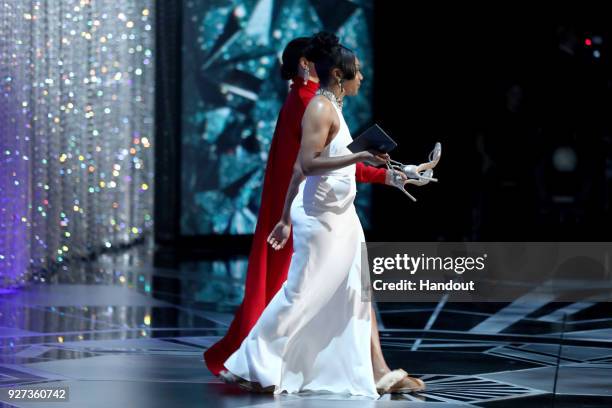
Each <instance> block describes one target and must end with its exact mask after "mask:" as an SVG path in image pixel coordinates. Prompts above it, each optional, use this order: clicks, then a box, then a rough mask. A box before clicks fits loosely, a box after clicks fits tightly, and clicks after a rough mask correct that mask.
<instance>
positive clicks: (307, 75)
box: [304, 65, 310, 85]
mask: <svg viewBox="0 0 612 408" xmlns="http://www.w3.org/2000/svg"><path fill="white" fill-rule="evenodd" d="M309 77H310V68H309V67H308V65H307V66H306V68H305V69H304V85H306V84H307V83H308V78H309Z"/></svg>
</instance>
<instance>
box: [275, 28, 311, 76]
mask: <svg viewBox="0 0 612 408" xmlns="http://www.w3.org/2000/svg"><path fill="white" fill-rule="evenodd" d="M309 44H310V38H308V37H299V38H296V39H294V40H291V41H289V44H287V46H286V47H285V49H284V50H283V56H282V57H281V58H282V61H283V62H282V65H281V70H280V71H281V72H280V74H281V78H283V79H284V80H286V81H288V80H290V79H293V78H295V77H296V76H297V74H298V65H299V63H300V58H302V57H303V56H304V51H305V50H306V48H307V47H308V45H309Z"/></svg>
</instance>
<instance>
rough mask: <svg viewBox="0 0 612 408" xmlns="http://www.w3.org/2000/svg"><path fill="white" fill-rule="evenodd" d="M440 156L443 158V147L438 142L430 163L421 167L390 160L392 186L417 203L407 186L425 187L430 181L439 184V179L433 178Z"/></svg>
mask: <svg viewBox="0 0 612 408" xmlns="http://www.w3.org/2000/svg"><path fill="white" fill-rule="evenodd" d="M440 156H442V145H441V144H440V143H439V142H438V143H436V145H435V146H434V149H433V150H432V151H431V153H429V161H428V162H425V163H421V164H419V165H414V164H403V163H401V162H398V161H395V160H392V159H391V158H390V159H389V160H388V161H387V169H388V170H389V171H390V172H392V177H391V184H392V185H393V186H394V187H397V188H398V189H400V190H401V191H402V192H403V193H404V194H406V195H407V196H408V197H409V198H410V199H411V200H412V201H416V198H414V197H413V196H412V195H411V194H410V193H409V192H407V191H406V189H405V186H406V184H413V185H415V186H424V185H425V184H428V183H429V182H430V181H433V182H437V181H438V179H436V178H434V177H433V169H434V167H436V165H437V164H438V162H439V161H440ZM401 174H404V175H405V176H406V177H407V178H406V179H405V178H404V177H402V175H401Z"/></svg>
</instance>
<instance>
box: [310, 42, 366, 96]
mask: <svg viewBox="0 0 612 408" xmlns="http://www.w3.org/2000/svg"><path fill="white" fill-rule="evenodd" d="M304 56H305V57H306V59H307V60H309V61H312V62H314V64H315V68H316V70H317V75H318V77H319V81H320V83H321V85H322V86H329V84H330V80H331V79H332V78H331V71H332V70H333V69H334V68H338V69H340V71H342V78H341V79H349V80H351V79H354V78H355V75H357V66H356V63H355V53H354V52H353V51H352V50H350V49H349V48H346V47H345V46H344V45H342V44H340V41H339V40H338V37H336V36H335V35H334V34H332V33H328V32H324V31H323V32H320V33H317V34H315V35H314V36H313V37H312V39H311V41H310V44H309V45H308V46H307V47H306V50H305V51H304Z"/></svg>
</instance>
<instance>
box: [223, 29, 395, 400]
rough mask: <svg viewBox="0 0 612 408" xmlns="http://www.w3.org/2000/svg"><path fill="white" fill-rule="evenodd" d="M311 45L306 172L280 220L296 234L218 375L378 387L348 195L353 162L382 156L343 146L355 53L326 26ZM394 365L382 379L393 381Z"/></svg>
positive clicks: (357, 76) (355, 75) (349, 388)
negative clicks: (315, 87)
mask: <svg viewBox="0 0 612 408" xmlns="http://www.w3.org/2000/svg"><path fill="white" fill-rule="evenodd" d="M315 46H317V47H319V48H318V52H319V54H320V55H319V57H318V58H316V59H314V61H315V64H316V69H317V73H318V75H319V79H320V82H321V89H320V90H319V95H317V96H316V97H315V98H313V99H312V101H311V102H310V103H309V105H308V107H307V109H306V112H305V114H304V118H303V122H302V129H303V131H302V142H301V147H300V152H299V155H298V159H297V161H296V166H299V168H300V169H301V171H302V172H303V174H304V175H305V176H306V177H305V179H304V180H303V181H302V182H301V183H299V187H298V188H297V191H293V192H292V187H291V186H290V190H289V192H288V197H287V203H286V206H288V205H289V204H290V205H291V207H290V212H289V211H285V214H287V213H290V217H291V219H290V222H289V220H287V224H288V225H292V227H293V240H294V241H293V245H294V253H293V256H292V259H291V266H290V268H289V273H288V277H287V281H286V282H285V283H284V284H283V286H282V288H281V289H280V290H279V292H278V293H277V294H276V295H275V297H274V298H273V299H272V300H271V302H270V303H269V304H268V306H267V307H266V309H265V310H264V312H263V314H262V315H261V317H260V319H259V320H258V322H257V324H256V325H255V326H254V327H253V329H252V330H251V332H250V333H249V335H248V336H247V338H246V339H245V340H244V341H243V343H242V345H241V347H240V348H239V349H238V350H237V351H236V352H235V353H234V354H232V355H231V356H230V357H229V358H228V359H227V360H226V362H225V364H224V365H225V367H226V368H227V369H228V370H229V373H227V374H226V379H228V380H230V381H233V382H238V383H242V385H245V384H248V385H249V386H250V387H254V386H256V387H257V388H258V389H259V390H273V391H274V393H277V394H278V393H281V392H283V391H286V392H290V393H293V392H301V391H315V392H316V391H323V392H331V393H342V394H353V395H364V396H369V397H378V391H377V384H376V383H375V380H374V375H373V372H372V360H371V349H370V335H371V323H370V318H371V317H370V303H369V302H368V301H365V300H362V299H361V244H362V242H364V240H365V239H364V234H363V230H362V227H361V223H360V222H359V218H358V216H357V213H356V211H355V206H354V204H353V201H354V199H355V193H356V185H355V163H357V162H359V161H369V162H372V163H374V164H384V163H385V162H386V160H387V158H388V156H386V155H376V154H374V153H372V152H360V153H355V154H353V153H351V152H350V150H348V149H347V147H346V146H347V145H348V144H349V143H350V142H351V141H352V138H351V135H350V132H349V129H348V127H347V124H346V122H345V121H344V117H343V116H342V111H341V101H342V97H343V96H344V95H355V94H356V93H357V92H358V89H359V86H360V82H361V80H362V79H363V77H362V75H361V73H360V72H359V62H358V60H357V58H356V57H355V55H354V54H353V53H352V51H350V50H348V49H347V48H344V47H342V46H341V45H339V44H338V43H337V38H336V37H335V36H333V35H329V36H324V35H323V36H320V38H319V39H318V44H315ZM292 186H297V184H296V183H292ZM294 190H295V189H294ZM293 196H295V199H293V200H291V199H292V198H293ZM286 209H288V208H286ZM272 243H273V245H275V246H278V245H279V243H278V242H277V241H273V242H272ZM402 373H403V374H402ZM402 373H395V375H396V376H397V375H399V377H398V378H389V379H388V380H389V381H391V382H396V381H397V380H398V379H401V378H402V377H404V376H405V372H402ZM228 376H231V378H228ZM391 377H393V376H391Z"/></svg>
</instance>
